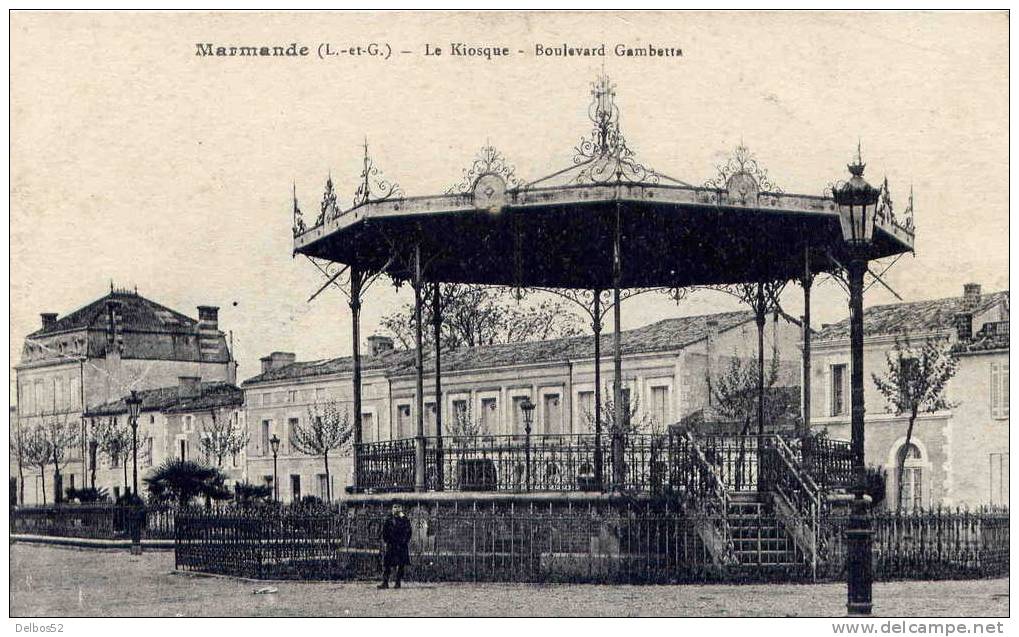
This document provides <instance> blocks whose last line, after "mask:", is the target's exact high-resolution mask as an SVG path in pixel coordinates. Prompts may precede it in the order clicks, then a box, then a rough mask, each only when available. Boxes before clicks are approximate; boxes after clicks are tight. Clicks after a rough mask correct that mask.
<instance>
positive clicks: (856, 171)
mask: <svg viewBox="0 0 1019 637" xmlns="http://www.w3.org/2000/svg"><path fill="white" fill-rule="evenodd" d="M860 147H861V143H860V139H859V138H857V139H856V163H853V164H849V165H848V166H846V168H848V169H849V172H850V174H852V175H853V176H854V177H863V169H864V168H866V167H867V164H865V163H863V152H861V150H860Z"/></svg>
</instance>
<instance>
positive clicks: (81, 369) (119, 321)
mask: <svg viewBox="0 0 1019 637" xmlns="http://www.w3.org/2000/svg"><path fill="white" fill-rule="evenodd" d="M41 318H42V323H41V325H40V327H39V329H38V330H36V331H34V332H32V333H31V334H29V335H28V336H26V337H25V343H24V346H23V348H22V353H21V361H20V362H19V363H18V364H17V365H16V366H15V367H14V370H15V374H16V392H17V396H16V400H15V403H16V405H17V408H18V409H17V417H16V418H15V420H14V422H13V423H12V426H17V427H23V428H25V430H28V429H30V428H32V427H35V426H38V425H41V424H43V423H46V422H52V421H53V420H54V419H56V420H59V421H60V422H62V423H66V424H67V426H72V425H73V424H78V425H79V427H81V428H83V427H84V423H83V421H82V419H81V415H82V412H83V411H85V410H86V409H88V408H90V407H94V406H98V405H100V404H103V403H107V402H109V401H113V400H117V399H120V398H122V397H123V396H124V395H126V394H127V393H128V392H129V391H130V390H131V389H149V388H156V387H166V386H170V385H175V384H176V383H177V382H178V378H179V377H181V376H189V377H198V378H201V379H202V380H203V381H225V382H228V383H234V382H236V363H235V362H234V360H233V357H232V355H231V352H230V348H229V346H228V344H227V339H226V336H225V335H224V334H223V332H222V331H220V329H219V319H218V308H216V307H213V306H199V307H198V319H197V320H196V319H193V318H191V317H189V316H186V315H184V314H181V313H180V312H176V311H174V310H171V309H169V308H167V307H164V306H162V305H160V304H158V303H155V302H153V301H150V300H149V299H146V298H145V297H143V296H141V295H139V294H138V293H137V291H136V290H135V291H130V290H115V289H113V287H112V286H111V288H110V293H109V294H107V295H106V296H103V297H102V298H99V299H97V300H95V301H93V302H91V303H89V304H88V305H86V306H84V307H82V308H80V309H77V310H75V311H73V312H71V313H69V314H67V315H65V316H63V317H58V315H57V314H56V313H52V312H44V313H42V314H41ZM78 438H79V443H80V444H79V445H76V446H75V448H74V449H72V450H70V452H69V454H68V462H67V466H66V467H63V468H62V470H61V474H62V479H63V485H54V484H53V479H52V476H50V477H49V479H47V480H45V483H46V491H47V493H46V497H45V500H46V501H47V502H52V501H53V500H54V495H55V494H56V489H57V487H58V486H63V487H64V488H66V487H70V486H81V485H82V484H83V481H82V477H83V476H84V475H85V473H86V470H87V467H86V466H85V454H84V452H83V450H84V446H83V445H84V439H85V436H84V431H83V430H82V431H80V434H79V436H78ZM11 462H12V471H11V475H17V473H18V472H17V470H16V469H17V467H16V464H15V463H16V459H15V458H12V459H11ZM51 471H52V467H50V468H49V469H48V471H47V472H48V473H49V472H51ZM43 482H44V480H43V478H42V476H41V475H39V471H38V469H36V470H34V471H26V472H25V484H24V485H23V487H24V488H23V492H24V503H25V504H33V503H41V502H42V501H43V500H44V497H43V495H44V494H43ZM20 490H21V489H19V491H20Z"/></svg>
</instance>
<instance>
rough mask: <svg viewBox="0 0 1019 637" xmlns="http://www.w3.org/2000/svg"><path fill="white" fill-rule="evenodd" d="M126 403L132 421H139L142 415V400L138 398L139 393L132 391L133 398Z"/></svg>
mask: <svg viewBox="0 0 1019 637" xmlns="http://www.w3.org/2000/svg"><path fill="white" fill-rule="evenodd" d="M124 402H126V403H127V413H128V415H129V416H130V417H131V420H132V421H135V420H137V419H138V414H139V413H141V410H142V399H141V398H139V397H138V392H137V391H135V390H133V389H132V390H131V396H130V397H129V398H128V399H127V400H125V401H124Z"/></svg>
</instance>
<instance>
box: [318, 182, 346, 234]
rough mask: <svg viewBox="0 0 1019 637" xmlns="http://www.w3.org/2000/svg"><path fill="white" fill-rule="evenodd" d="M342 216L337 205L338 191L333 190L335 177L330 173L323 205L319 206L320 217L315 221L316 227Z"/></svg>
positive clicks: (323, 194)
mask: <svg viewBox="0 0 1019 637" xmlns="http://www.w3.org/2000/svg"><path fill="white" fill-rule="evenodd" d="M339 214H340V209H339V207H338V206H337V205H336V190H335V189H334V188H333V176H332V174H331V173H330V175H329V177H327V178H326V188H325V191H324V192H323V193H322V205H321V206H319V213H318V217H317V218H316V219H315V225H316V226H320V225H322V224H323V223H325V222H326V221H330V220H332V219H335V218H336V217H338V216H339Z"/></svg>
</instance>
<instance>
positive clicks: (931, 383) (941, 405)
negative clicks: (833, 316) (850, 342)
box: [871, 335, 959, 508]
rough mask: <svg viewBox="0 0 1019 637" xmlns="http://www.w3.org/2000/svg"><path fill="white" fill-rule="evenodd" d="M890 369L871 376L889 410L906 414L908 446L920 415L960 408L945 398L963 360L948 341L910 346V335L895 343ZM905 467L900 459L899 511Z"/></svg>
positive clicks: (889, 355) (905, 447) (888, 362)
mask: <svg viewBox="0 0 1019 637" xmlns="http://www.w3.org/2000/svg"><path fill="white" fill-rule="evenodd" d="M885 363H886V365H887V369H886V370H885V373H884V374H882V375H880V376H879V375H877V374H871V376H872V377H873V379H874V384H875V385H877V389H878V391H879V392H881V394H882V395H883V396H884V397H885V400H886V401H887V409H888V411H889V412H891V413H893V414H895V415H896V416H901V415H902V414H906V416H907V417H908V419H909V424H908V425H907V426H906V443H905V444H904V445H903V446H902V449H903V452H905V450H908V449H909V446H910V444H911V442H912V439H913V425H914V424H916V417H917V416H918V415H919V414H920V413H932V412H936V411H942V410H945V409H951V408H953V407H955V406H956V405H955V404H954V403H950V402H949V401H948V399H947V398H946V397H945V389H946V387H947V386H948V381H950V380H951V379H952V377H953V376H955V372H956V370H957V369H958V364H959V360H958V358H957V357H956V355H955V353H954V352H953V351H952V346H951V344H950V343H948V342H947V341H939V340H937V339H932V338H928V339H926V340H925V341H924V342H923V343H922V344H920V345H919V346H913V345H912V344H911V343H910V342H909V335H905V336H903V337H902V338H901V339H900V338H896V339H895V347H894V348H893V349H892V350H891V351H890V352H888V353H887V354H885ZM904 465H905V463H903V462H902V461H901V459H900V461H899V466H898V467H897V468H896V481H897V485H896V496H897V497H896V508H901V507H902V476H903V473H904V470H905V466H904Z"/></svg>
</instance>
